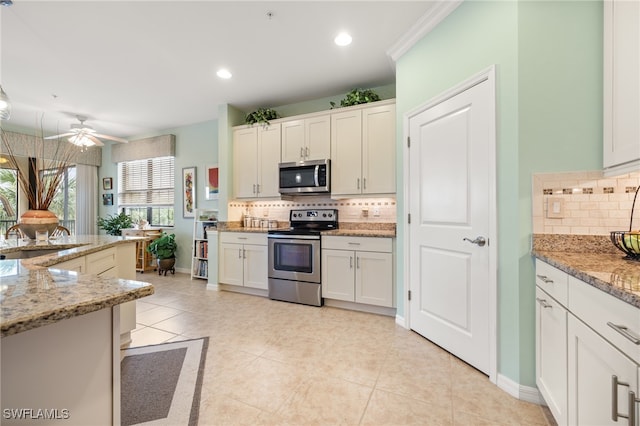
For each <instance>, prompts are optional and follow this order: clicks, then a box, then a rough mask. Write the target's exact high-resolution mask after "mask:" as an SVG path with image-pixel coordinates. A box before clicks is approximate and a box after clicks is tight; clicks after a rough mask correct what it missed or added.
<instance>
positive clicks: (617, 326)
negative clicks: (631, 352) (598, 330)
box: [607, 322, 640, 345]
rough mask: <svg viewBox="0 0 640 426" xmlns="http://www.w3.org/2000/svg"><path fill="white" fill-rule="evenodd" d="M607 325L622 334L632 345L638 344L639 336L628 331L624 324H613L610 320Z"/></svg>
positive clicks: (639, 341)
mask: <svg viewBox="0 0 640 426" xmlns="http://www.w3.org/2000/svg"><path fill="white" fill-rule="evenodd" d="M607 325H608V326H609V327H611V328H613V329H614V330H615V331H617V332H618V333H620V334H622V335H623V336H624V337H626V338H627V339H629V340H631V342H632V343H633V344H634V345H640V337H638V336H636V335H635V334H634V333H632V332H631V331H629V328H628V327H627V326H626V325H621V324H614V323H612V322H607Z"/></svg>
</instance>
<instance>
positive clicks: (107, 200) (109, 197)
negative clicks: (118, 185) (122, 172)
mask: <svg viewBox="0 0 640 426" xmlns="http://www.w3.org/2000/svg"><path fill="white" fill-rule="evenodd" d="M102 204H103V205H105V206H112V205H113V193H108V194H102Z"/></svg>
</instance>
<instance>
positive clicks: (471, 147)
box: [407, 79, 495, 376]
mask: <svg viewBox="0 0 640 426" xmlns="http://www.w3.org/2000/svg"><path fill="white" fill-rule="evenodd" d="M492 81H493V80H491V82H490V81H488V80H487V79H484V80H482V81H481V82H479V83H478V84H475V85H471V87H469V88H466V89H465V90H461V91H458V92H457V94H455V95H451V96H450V97H445V98H444V99H442V100H440V101H438V102H437V103H433V104H431V105H430V106H427V107H426V108H425V110H423V111H422V112H418V113H417V114H415V115H414V116H412V117H411V118H410V119H409V123H408V124H409V136H410V141H411V143H410V148H409V152H408V156H409V184H408V185H409V188H408V189H409V213H410V214H411V223H410V224H409V226H408V232H407V235H408V238H409V240H410V241H409V252H410V253H409V256H410V258H409V262H410V264H409V278H410V283H409V289H410V291H411V300H410V301H409V309H410V318H409V319H410V327H411V328H412V329H413V330H415V331H417V332H418V333H420V334H421V335H423V336H425V337H426V338H427V339H429V340H431V341H433V342H434V343H436V344H437V345H439V346H441V347H443V348H444V349H446V350H447V351H449V352H451V353H452V354H454V355H456V356H457V357H458V358H461V359H462V360H464V361H465V362H467V363H469V364H471V365H472V366H474V367H475V368H477V369H478V370H480V371H483V372H485V373H486V374H489V375H490V376H491V375H492V370H493V367H491V366H490V364H491V359H492V357H491V356H490V351H492V350H495V348H493V349H492V348H491V344H490V340H491V331H490V325H491V321H490V315H491V313H490V305H491V306H493V304H492V303H491V301H490V299H491V296H490V293H492V291H491V288H490V286H491V284H490V281H491V273H490V256H489V254H490V253H491V250H489V245H488V244H489V243H491V244H493V243H494V242H493V241H489V233H490V223H491V214H492V212H495V208H493V209H492V208H491V206H490V205H491V203H492V199H493V195H492V194H494V191H493V190H492V186H495V182H494V179H493V178H492V176H494V172H493V171H492V170H493V168H494V167H495V164H494V160H493V158H492V156H494V152H495V142H494V139H495V137H494V131H493V129H494V123H495V118H494V109H493V105H494V102H493V97H494V93H493V82H492ZM492 120H493V122H492ZM483 241H484V244H483Z"/></svg>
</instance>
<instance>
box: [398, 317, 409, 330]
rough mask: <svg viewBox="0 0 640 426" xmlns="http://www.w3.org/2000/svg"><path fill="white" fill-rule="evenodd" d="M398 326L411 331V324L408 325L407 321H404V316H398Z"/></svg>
mask: <svg viewBox="0 0 640 426" xmlns="http://www.w3.org/2000/svg"><path fill="white" fill-rule="evenodd" d="M396 324H398V325H399V326H400V327H402V328H406V329H407V330H408V329H409V324H407V320H405V319H404V317H403V316H401V315H397V314H396Z"/></svg>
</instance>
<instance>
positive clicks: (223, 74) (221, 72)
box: [216, 68, 232, 80]
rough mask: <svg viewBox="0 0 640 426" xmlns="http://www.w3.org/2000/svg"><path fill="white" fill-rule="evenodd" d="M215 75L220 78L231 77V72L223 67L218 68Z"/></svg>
mask: <svg viewBox="0 0 640 426" xmlns="http://www.w3.org/2000/svg"><path fill="white" fill-rule="evenodd" d="M216 75H217V76H218V77H220V78H224V79H225V80H227V79H230V78H231V75H232V74H231V72H229V70H226V69H224V68H222V69H220V70H218V72H217V73H216Z"/></svg>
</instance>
